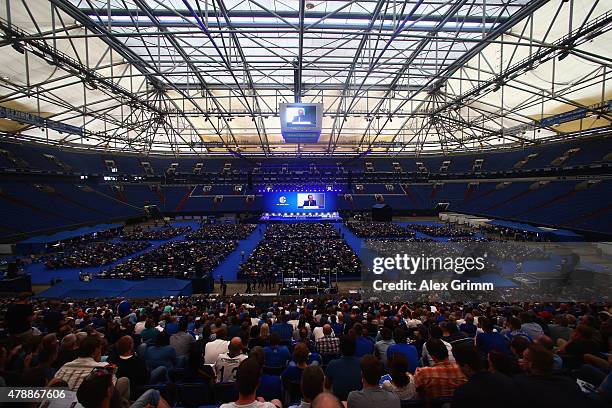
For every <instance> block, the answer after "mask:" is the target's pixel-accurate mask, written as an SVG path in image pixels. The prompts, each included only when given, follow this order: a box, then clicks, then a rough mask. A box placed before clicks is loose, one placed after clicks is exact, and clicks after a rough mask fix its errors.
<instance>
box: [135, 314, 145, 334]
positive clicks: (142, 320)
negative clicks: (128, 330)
mask: <svg viewBox="0 0 612 408" xmlns="http://www.w3.org/2000/svg"><path fill="white" fill-rule="evenodd" d="M146 323H147V318H146V316H143V317H141V318H140V320H139V321H138V322H137V323H136V324H135V325H134V334H140V333H142V331H143V330H144V328H145V324H146Z"/></svg>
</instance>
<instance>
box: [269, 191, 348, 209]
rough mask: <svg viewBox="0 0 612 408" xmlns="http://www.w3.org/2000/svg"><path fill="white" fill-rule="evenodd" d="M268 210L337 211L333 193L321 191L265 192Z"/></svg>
mask: <svg viewBox="0 0 612 408" xmlns="http://www.w3.org/2000/svg"><path fill="white" fill-rule="evenodd" d="M264 202H265V207H266V211H267V212H273V213H285V212H288V213H290V212H317V211H335V210H336V208H335V202H334V197H333V194H329V193H321V192H308V191H304V192H295V191H290V192H268V193H264Z"/></svg>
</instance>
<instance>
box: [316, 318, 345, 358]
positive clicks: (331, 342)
mask: <svg viewBox="0 0 612 408" xmlns="http://www.w3.org/2000/svg"><path fill="white" fill-rule="evenodd" d="M315 349H316V351H317V352H318V353H319V354H321V355H324V354H340V339H339V338H338V337H336V336H334V334H333V331H332V328H331V326H330V325H329V324H326V325H324V326H323V337H321V338H319V339H317V340H316V341H315Z"/></svg>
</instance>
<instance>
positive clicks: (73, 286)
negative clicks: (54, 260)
mask: <svg viewBox="0 0 612 408" xmlns="http://www.w3.org/2000/svg"><path fill="white" fill-rule="evenodd" d="M192 293H193V287H192V285H191V281H189V280H181V279H174V278H163V279H146V280H134V281H132V280H123V279H94V280H92V281H89V282H83V281H65V282H60V283H58V284H56V285H54V286H51V287H50V288H49V289H47V290H45V291H43V292H41V293H39V294H38V295H36V297H37V298H53V299H85V298H94V297H101V298H112V297H125V298H146V297H168V296H189V295H191V294H192Z"/></svg>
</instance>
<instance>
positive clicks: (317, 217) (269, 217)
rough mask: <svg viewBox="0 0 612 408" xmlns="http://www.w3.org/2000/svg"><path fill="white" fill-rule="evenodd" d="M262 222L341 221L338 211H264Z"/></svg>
mask: <svg viewBox="0 0 612 408" xmlns="http://www.w3.org/2000/svg"><path fill="white" fill-rule="evenodd" d="M259 220H260V221H261V222H285V223H287V222H341V221H342V217H340V214H339V213H337V212H320V213H299V212H296V213H263V215H262V216H261V218H260V219H259Z"/></svg>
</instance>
